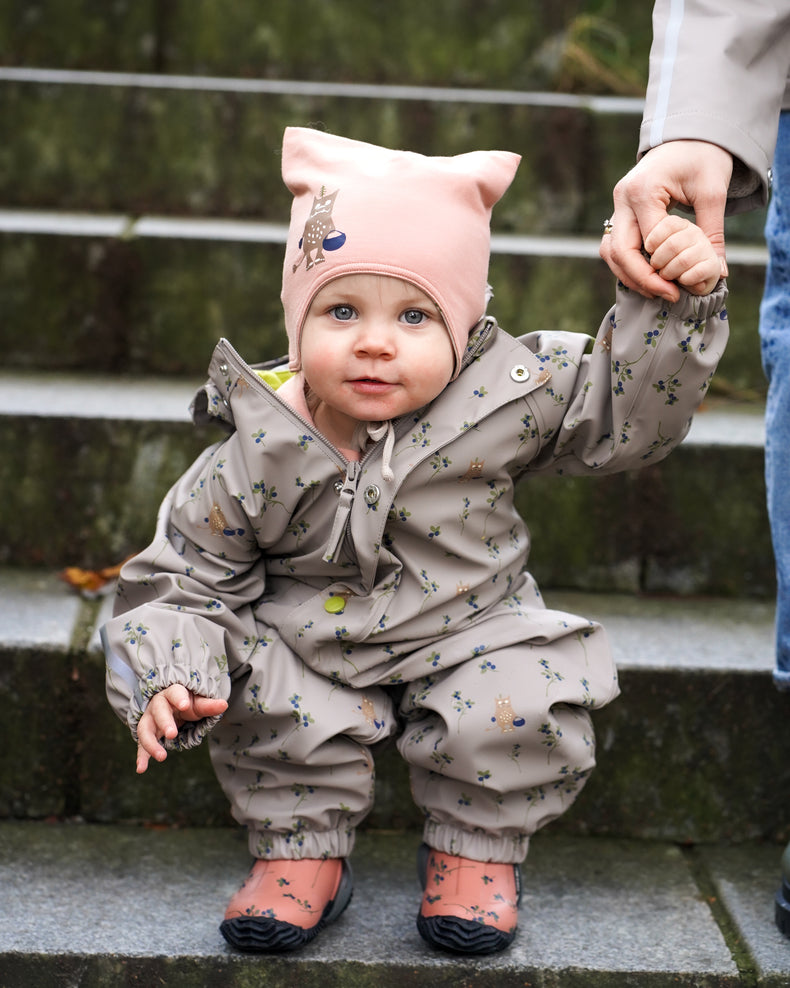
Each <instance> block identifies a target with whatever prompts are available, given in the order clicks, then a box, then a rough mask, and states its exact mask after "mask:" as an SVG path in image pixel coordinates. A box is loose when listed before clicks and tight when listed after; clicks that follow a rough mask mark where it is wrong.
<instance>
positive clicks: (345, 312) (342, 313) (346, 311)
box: [330, 305, 354, 322]
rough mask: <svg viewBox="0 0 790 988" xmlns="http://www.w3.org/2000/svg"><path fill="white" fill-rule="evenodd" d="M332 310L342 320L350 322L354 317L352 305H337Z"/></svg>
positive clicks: (336, 317) (335, 316)
mask: <svg viewBox="0 0 790 988" xmlns="http://www.w3.org/2000/svg"><path fill="white" fill-rule="evenodd" d="M330 312H331V313H332V315H333V316H334V318H335V319H339V320H340V321H341V322H348V320H349V319H353V318H354V309H353V308H352V307H351V306H350V305H335V306H334V307H333V308H332V309H330Z"/></svg>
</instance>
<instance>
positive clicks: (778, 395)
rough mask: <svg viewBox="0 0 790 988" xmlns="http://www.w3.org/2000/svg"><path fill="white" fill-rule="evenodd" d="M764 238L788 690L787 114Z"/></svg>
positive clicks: (779, 610)
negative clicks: (765, 244) (766, 249)
mask: <svg viewBox="0 0 790 988" xmlns="http://www.w3.org/2000/svg"><path fill="white" fill-rule="evenodd" d="M765 236H766V240H767V242H768V249H769V261H768V269H767V273H766V281H765V292H764V295H763V301H762V305H761V307H760V346H761V353H762V361H763V368H764V370H765V374H766V376H767V378H768V400H767V403H766V412H765V431H766V444H765V482H766V489H767V496H768V516H769V520H770V523H771V538H772V540H773V548H774V558H775V561H776V581H777V596H776V668H775V671H774V682H775V683H776V685H777V687H778V688H779V689H783V690H790V112H786V113H782V115H781V118H780V122H779V139H778V142H777V145H776V156H775V158H774V187H773V195H772V198H771V204H770V206H769V209H768V220H767V222H766V227H765Z"/></svg>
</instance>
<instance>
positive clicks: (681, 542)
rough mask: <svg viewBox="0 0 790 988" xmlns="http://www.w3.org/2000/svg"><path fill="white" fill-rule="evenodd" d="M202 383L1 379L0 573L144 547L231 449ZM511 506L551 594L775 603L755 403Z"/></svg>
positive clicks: (95, 562) (546, 482)
mask: <svg viewBox="0 0 790 988" xmlns="http://www.w3.org/2000/svg"><path fill="white" fill-rule="evenodd" d="M209 352H210V349H209V350H208V351H207V354H206V356H208V353H209ZM201 380H202V378H193V379H191V380H185V379H183V378H173V379H162V378H154V379H151V378H146V379H137V378H124V377H115V376H110V377H96V376H95V375H83V374H43V373H35V374H34V373H21V374H20V373H10V372H7V371H6V372H0V490H2V491H3V509H2V511H0V565H17V566H27V567H30V566H44V567H49V568H50V569H56V568H61V567H64V566H82V567H88V568H104V567H105V566H108V565H112V564H114V563H116V562H118V561H120V560H122V559H124V558H125V557H126V556H127V555H129V554H131V553H133V552H137V551H140V550H141V549H142V548H144V547H145V546H146V545H147V544H148V542H149V541H150V538H151V535H152V533H153V529H154V523H155V519H156V513H157V509H158V507H159V504H160V502H161V499H162V497H163V496H164V493H165V491H166V490H167V489H168V487H169V486H170V484H171V483H173V482H174V481H175V480H176V479H177V477H178V476H179V475H180V474H181V473H182V472H183V471H184V470H185V469H186V467H187V466H188V465H189V464H190V463H191V462H192V460H193V459H194V458H195V457H196V456H197V455H198V453H199V452H200V450H201V449H203V448H204V447H205V446H206V445H208V444H209V443H211V442H214V441H216V440H217V439H219V438H221V433H220V432H219V430H218V429H216V428H212V427H207V428H205V429H200V430H196V429H194V428H193V427H192V425H191V424H190V423H189V421H188V418H189V416H188V406H189V402H190V400H191V398H192V395H193V394H194V391H195V389H196V387H197V386H198V384H199V383H200V381H201ZM64 478H68V481H67V482H64ZM721 490H726V491H727V492H728V493H727V498H726V499H724V498H721V497H720V496H719V492H720V491H721ZM517 503H518V505H519V509H520V511H521V512H522V514H523V516H524V517H525V519H526V520H527V521H528V523H530V525H531V526H532V528H533V530H534V531H533V535H534V538H533V551H532V557H531V565H532V567H533V569H534V571H535V573H536V575H537V576H539V578H540V579H541V582H542V583H543V584H545V585H547V586H552V587H566V588H577V589H590V590H592V589H611V590H621V591H627V592H638V591H649V592H672V593H680V594H692V593H714V594H725V595H728V596H738V595H747V596H770V595H772V594H773V592H774V572H773V563H772V553H771V545H770V535H769V531H768V523H767V514H766V510H765V493H764V480H763V418H762V412H761V406H760V405H759V404H748V405H744V404H733V403H730V402H726V401H724V402H717V401H714V400H712V399H711V400H709V402H708V403H707V405H706V409H705V410H704V411H701V412H700V413H699V414H698V416H697V418H696V421H695V423H694V425H693V427H692V430H691V433H690V436H689V437H688V438H687V440H686V441H685V442H684V443H683V444H682V445H681V446H680V448H679V449H677V450H676V451H675V452H674V453H673V454H672V455H671V456H670V457H669V458H668V459H667V460H666V461H664V462H663V463H660V464H657V465H655V466H650V467H647V468H645V469H643V470H641V471H632V472H629V473H625V474H620V475H616V476H613V477H601V478H598V477H587V478H562V479H557V478H552V477H533V478H527V479H524V480H522V481H521V482H520V484H519V487H518V490H517ZM700 504H705V505H706V508H705V510H704V511H700V509H699V505H700ZM624 509H625V510H624ZM735 531H737V532H738V538H737V539H729V538H722V532H735ZM613 533H617V534H616V537H613ZM733 560H736V565H733Z"/></svg>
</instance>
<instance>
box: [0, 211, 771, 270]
mask: <svg viewBox="0 0 790 988" xmlns="http://www.w3.org/2000/svg"><path fill="white" fill-rule="evenodd" d="M287 233H288V227H287V226H285V225H283V224H279V223H270V222H265V221H257V220H251V219H227V218H223V217H215V216H200V217H195V216H157V215H145V214H142V215H131V214H123V213H94V212H88V211H85V212H75V211H70V210H69V211H65V210H64V211H59V210H36V209H0V235H10V234H33V235H40V236H76V237H99V238H108V239H134V238H137V237H140V238H157V239H159V238H164V239H172V240H203V241H209V242H230V243H253V244H278V245H284V244H285V242H286V237H287ZM599 246H600V238H597V237H590V236H587V235H585V234H583V233H580V234H570V233H569V234H564V235H550V234H535V235H530V234H521V233H505V232H497V231H493V232H492V235H491V252H492V254H503V255H510V256H515V257H565V258H575V259H580V260H591V261H595V262H598V261H599V260H600V257H599V254H598V248H599ZM727 261H728V264H729V265H730V266H732V267H737V266H738V265H744V266H749V267H753V266H754V267H764V266H765V265H766V263H767V261H768V250H767V247H766V246H765V244H764V243H760V242H747V241H742V242H738V241H735V242H731V241H728V245H727Z"/></svg>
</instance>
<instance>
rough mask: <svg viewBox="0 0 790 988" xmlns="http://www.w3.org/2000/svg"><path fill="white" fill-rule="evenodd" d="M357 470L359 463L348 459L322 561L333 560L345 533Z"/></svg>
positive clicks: (352, 502) (354, 492) (357, 478)
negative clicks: (338, 501)
mask: <svg viewBox="0 0 790 988" xmlns="http://www.w3.org/2000/svg"><path fill="white" fill-rule="evenodd" d="M359 472H360V466H359V463H358V462H357V461H356V460H349V461H348V466H347V467H346V475H345V477H344V478H343V487H342V489H341V491H340V495H339V498H340V503H339V504H338V506H337V511H335V520H334V522H333V523H332V531H331V533H330V535H329V541H328V542H327V545H326V550H325V551H324V556H323V561H324V562H325V563H331V562H333V561H334V558H335V553H336V552H337V550H338V547H339V546H340V543H341V542H342V541H343V537H344V536H345V534H346V529H347V528H348V519H349V515H350V514H351V508H352V506H353V504H354V497H355V496H356V493H357V481H358V480H359Z"/></svg>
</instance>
